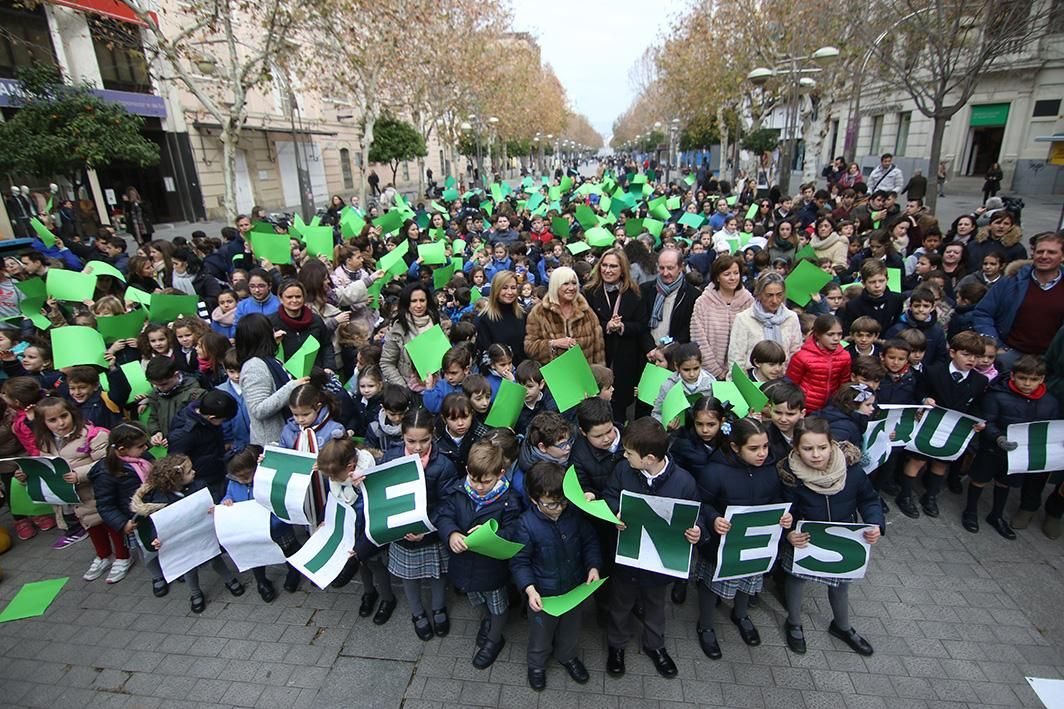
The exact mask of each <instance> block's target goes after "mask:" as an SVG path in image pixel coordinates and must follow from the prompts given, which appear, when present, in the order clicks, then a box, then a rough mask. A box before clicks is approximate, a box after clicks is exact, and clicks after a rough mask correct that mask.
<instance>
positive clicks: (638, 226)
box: [624, 219, 643, 238]
mask: <svg viewBox="0 0 1064 709" xmlns="http://www.w3.org/2000/svg"><path fill="white" fill-rule="evenodd" d="M624 233H625V234H627V235H628V236H631V237H633V238H634V237H636V236H639V235H640V234H642V233H643V220H642V219H629V220H627V221H625V223H624Z"/></svg>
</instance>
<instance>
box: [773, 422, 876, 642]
mask: <svg viewBox="0 0 1064 709" xmlns="http://www.w3.org/2000/svg"><path fill="white" fill-rule="evenodd" d="M860 460H861V451H860V449H859V448H855V447H853V446H850V445H848V444H847V443H836V442H835V440H834V439H833V436H832V433H831V430H830V429H829V427H828V425H827V423H826V422H825V421H823V420H820V419H815V418H813V419H807V420H805V421H803V422H802V423H801V424H800V425H799V426H798V428H797V430H796V431H795V434H794V450H793V451H792V452H791V453H790V455H789V456H788V457H787V459H786V460H784V461H781V462H780V465H779V476H780V479H781V480H782V482H783V499H785V500H786V501H787V502H790V503H791V516H792V517H793V518H794V520H795V521H797V520H803V519H809V520H817V521H824V522H853V521H855V520H856V519H857V513H858V512H860V514H861V521H862V522H864V523H866V524H868V525H871V527H872V528H871V529H869V530H867V531H865V533H864V538H865V541H866V542H868V543H869V544H875V543H876V542H877V541H879V537H880V535H881V534H882V530H883V528H884V527H885V526H886V520H885V519H884V517H883V510H882V508H881V507H880V506H879V496H878V495H877V494H876V491H875V490H874V489H873V488H872V484H871V483H870V482H869V480H868V476H867V475H865V473H864V470H862V469H861V466H860ZM788 526H789V525H788ZM787 541H788V542H789V544H787V545H785V546H784V547H783V553H782V566H783V569H784V570H785V571H786V572H787V580H786V583H785V588H786V595H787V604H786V608H787V620H786V621H785V622H784V624H783V634H784V637H785V638H786V640H787V647H789V648H790V649H791V652H794V653H797V654H799V655H802V654H805V649H806V646H805V633H804V631H803V630H802V596H803V595H804V592H805V583H806V581H813V582H815V583H821V584H824V585H825V586H827V587H828V603H829V604H830V605H831V612H832V615H833V616H834V617H833V618H832V621H831V624H830V625H829V626H828V633H829V634H830V635H832V636H833V637H836V638H838V639H839V640H842V641H843V642H844V643H846V644H847V645H849V646H850V648H851V649H852V650H853V651H854V652H856V653H858V654H859V655H865V656H867V655H871V654H872V646H871V645H869V643H868V641H867V640H865V639H864V638H862V637H861V636H860V635H858V634H857V631H856V630H854V629H853V626H851V625H850V601H849V584H850V582H849V581H847V580H843V579H837V578H819V577H814V576H806V575H804V574H802V573H800V572H797V571H795V569H794V549H796V548H797V549H800V548H802V547H805V546H806V545H808V544H809V534H807V533H804V532H803V533H799V532H797V531H791V532H788V533H787Z"/></svg>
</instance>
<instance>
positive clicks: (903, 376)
mask: <svg viewBox="0 0 1064 709" xmlns="http://www.w3.org/2000/svg"><path fill="white" fill-rule="evenodd" d="M912 349H913V348H912V345H910V344H909V343H908V342H906V341H905V340H902V339H900V338H893V339H890V340H887V341H886V342H884V343H883V353H882V354H881V355H880V359H881V360H882V362H883V367H884V369H886V375H885V376H884V377H883V379H882V380H880V383H879V389H878V390H877V391H876V398H877V399H878V401H879V403H880V404H903V405H911V404H913V403H914V402H915V401H916V376H915V375H914V374H913V372H912V369H911V368H910V367H909V354H910V353H911V352H912Z"/></svg>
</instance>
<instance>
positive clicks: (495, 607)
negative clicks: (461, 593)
mask: <svg viewBox="0 0 1064 709" xmlns="http://www.w3.org/2000/svg"><path fill="white" fill-rule="evenodd" d="M466 598H468V599H469V602H470V603H471V604H472V605H473V607H476V606H487V607H488V612H489V613H491V614H492V615H503V614H504V613H506V611H507V610H509V608H510V594H509V593H507V591H506V587H505V586H504V587H503V588H497V589H495V590H494V591H467V592H466Z"/></svg>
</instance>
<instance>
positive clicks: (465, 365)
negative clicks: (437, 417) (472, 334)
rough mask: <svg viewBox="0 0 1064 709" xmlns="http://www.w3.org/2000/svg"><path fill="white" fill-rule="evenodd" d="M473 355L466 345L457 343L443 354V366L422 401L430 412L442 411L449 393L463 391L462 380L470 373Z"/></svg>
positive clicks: (423, 395) (423, 394)
mask: <svg viewBox="0 0 1064 709" xmlns="http://www.w3.org/2000/svg"><path fill="white" fill-rule="evenodd" d="M472 365H473V355H472V354H471V353H470V352H469V348H468V347H466V346H465V345H455V346H453V347H451V349H449V350H447V353H446V354H444V355H443V368H442V371H441V372H440V376H439V377H438V378H437V379H436V383H435V384H434V385H433V386H432V388H431V389H426V390H425V391H424V393H422V395H421V397H422V403H424V405H425V408H426V409H428V410H429V412H430V413H433V414H438V413H440V405H441V404H442V403H443V398H444V397H445V396H447V395H448V394H453V393H454V392H460V391H462V380H463V379H465V378H466V377H467V376H468V375H469V368H470V367H471V366H472Z"/></svg>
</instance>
